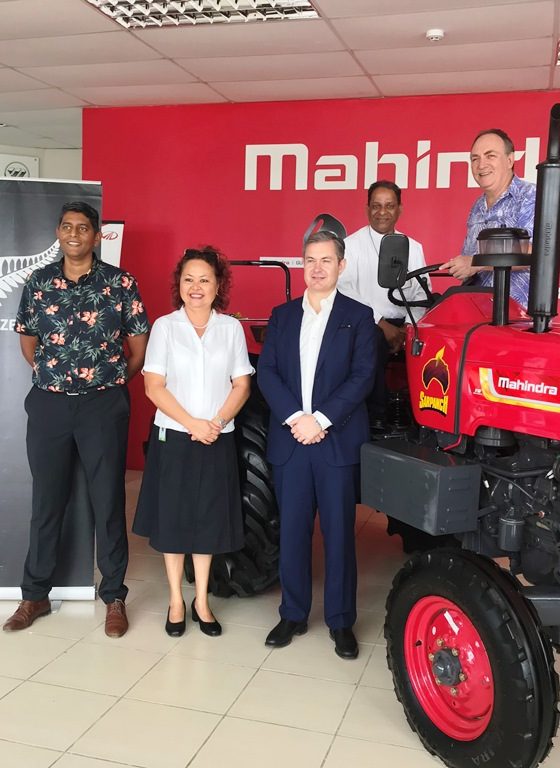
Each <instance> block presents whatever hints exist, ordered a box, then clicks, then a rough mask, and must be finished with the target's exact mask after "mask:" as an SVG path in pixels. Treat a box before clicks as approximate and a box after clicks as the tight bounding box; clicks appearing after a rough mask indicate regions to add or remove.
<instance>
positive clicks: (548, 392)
mask: <svg viewBox="0 0 560 768" xmlns="http://www.w3.org/2000/svg"><path fill="white" fill-rule="evenodd" d="M479 376H480V389H481V390H482V394H483V396H484V398H485V399H486V400H490V402H493V403H504V404H506V405H517V406H523V407H524V408H537V409H538V410H541V411H551V412H554V413H560V397H559V392H560V378H559V377H558V376H546V375H540V374H531V373H527V372H526V371H511V370H509V371H507V372H506V371H504V370H499V369H493V368H479Z"/></svg>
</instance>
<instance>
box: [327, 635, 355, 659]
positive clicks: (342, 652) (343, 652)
mask: <svg viewBox="0 0 560 768" xmlns="http://www.w3.org/2000/svg"><path fill="white" fill-rule="evenodd" d="M329 635H330V636H331V639H332V640H334V650H335V653H336V655H337V656H340V658H341V659H355V658H357V656H358V643H357V642H356V638H355V637H354V633H353V632H352V627H342V629H330V630H329Z"/></svg>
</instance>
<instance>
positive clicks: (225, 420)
mask: <svg viewBox="0 0 560 768" xmlns="http://www.w3.org/2000/svg"><path fill="white" fill-rule="evenodd" d="M216 421H217V422H218V424H219V425H220V429H223V428H224V427H225V426H227V424H228V421H227V419H222V418H221V417H220V416H216Z"/></svg>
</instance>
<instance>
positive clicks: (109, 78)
mask: <svg viewBox="0 0 560 768" xmlns="http://www.w3.org/2000/svg"><path fill="white" fill-rule="evenodd" d="M21 72H23V73H24V74H26V75H30V76H31V77H36V78H37V79H39V80H43V81H44V82H45V83H49V84H50V85H57V86H60V87H66V86H77V85H79V86H89V87H98V86H109V85H160V84H161V85H163V84H167V85H169V84H171V83H189V82H192V81H193V80H195V78H194V77H193V76H192V75H189V74H188V72H186V71H185V70H184V69H182V68H181V67H180V66H178V65H177V64H174V63H173V62H172V61H168V60H167V59H157V60H156V61H123V62H121V63H120V64H119V66H118V67H115V65H114V64H75V65H74V66H72V67H68V66H60V67H28V68H22V69H21ZM1 73H2V70H1V69H0V75H1ZM0 83H1V80H0Z"/></svg>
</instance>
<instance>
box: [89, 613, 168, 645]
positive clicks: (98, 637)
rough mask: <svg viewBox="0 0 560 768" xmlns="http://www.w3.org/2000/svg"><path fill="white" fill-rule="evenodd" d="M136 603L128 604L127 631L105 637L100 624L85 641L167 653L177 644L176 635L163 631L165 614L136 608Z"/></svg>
mask: <svg viewBox="0 0 560 768" xmlns="http://www.w3.org/2000/svg"><path fill="white" fill-rule="evenodd" d="M136 606H137V603H133V604H132V605H130V606H129V605H128V601H127V611H126V613H127V616H128V624H129V626H128V632H127V633H126V635H123V637H119V638H118V639H115V638H112V637H107V635H106V634H105V626H104V624H102V625H101V626H99V627H97V629H95V630H94V631H93V632H91V633H90V634H89V635H87V636H86V637H85V638H84V642H86V643H96V644H98V645H105V646H107V647H108V648H114V647H115V646H118V647H119V648H130V649H134V650H137V651H148V652H152V653H158V654H161V655H163V654H166V653H168V652H169V651H170V650H171V649H172V648H174V646H175V645H176V644H177V638H176V637H169V635H168V634H167V633H166V631H165V616H163V614H160V613H151V612H148V611H143V610H138V609H137V608H136Z"/></svg>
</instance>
